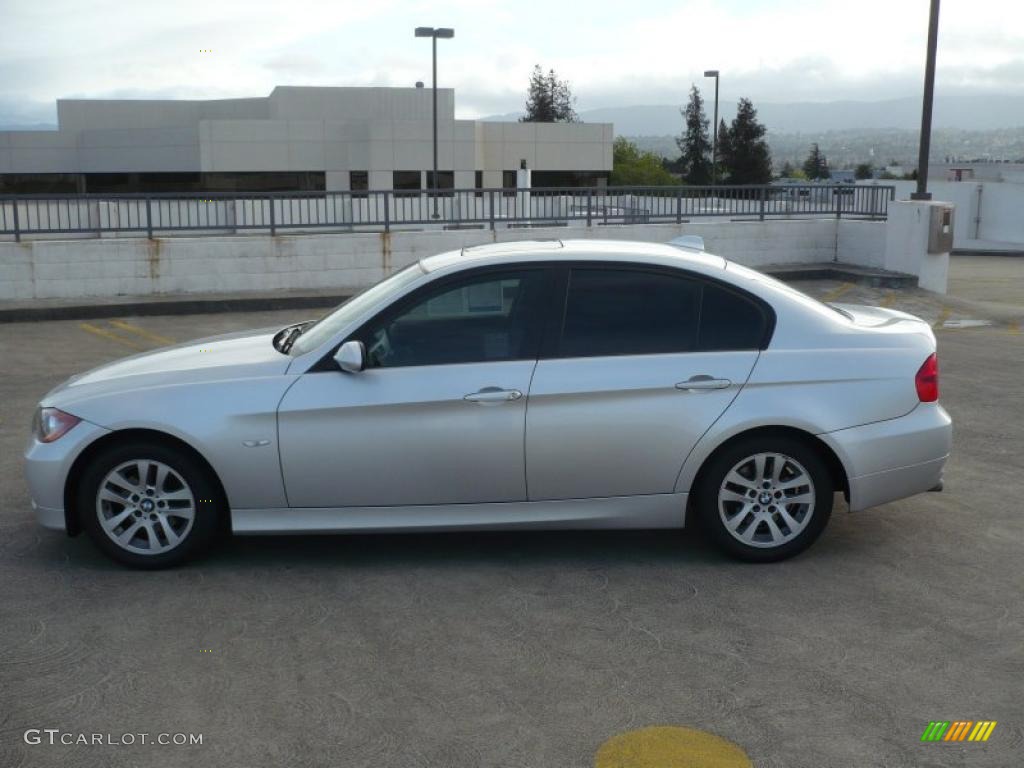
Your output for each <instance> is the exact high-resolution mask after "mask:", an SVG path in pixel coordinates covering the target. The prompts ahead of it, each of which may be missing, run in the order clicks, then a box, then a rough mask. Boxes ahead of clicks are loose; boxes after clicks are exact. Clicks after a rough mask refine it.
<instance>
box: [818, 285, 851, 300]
mask: <svg viewBox="0 0 1024 768" xmlns="http://www.w3.org/2000/svg"><path fill="white" fill-rule="evenodd" d="M851 288H853V283H843V284H842V285H840V286H839V287H838V288H833V289H832V290H831V291H829V292H828V293H826V294H825V295H824V296H822V297H821V300H822V301H835V300H836V299H838V298H839V297H840V296H842V295H843V294H844V293H846V292H847V291H848V290H850V289H851Z"/></svg>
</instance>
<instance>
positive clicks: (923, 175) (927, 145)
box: [910, 0, 939, 200]
mask: <svg viewBox="0 0 1024 768" xmlns="http://www.w3.org/2000/svg"><path fill="white" fill-rule="evenodd" d="M931 3H932V6H931V11H930V12H929V14H928V58H927V60H926V62H925V67H924V103H923V104H922V106H921V142H920V147H919V149H918V155H917V191H916V192H914V193H913V194H912V195H911V196H910V199H911V200H931V199H932V194H931V192H929V191H928V155H929V154H930V152H931V146H932V102H933V99H934V94H935V50H936V48H937V47H938V43H939V0H931Z"/></svg>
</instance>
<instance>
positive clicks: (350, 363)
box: [334, 341, 366, 373]
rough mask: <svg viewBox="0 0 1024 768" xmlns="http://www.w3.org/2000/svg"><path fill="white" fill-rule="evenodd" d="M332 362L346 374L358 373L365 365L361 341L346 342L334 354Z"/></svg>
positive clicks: (364, 352) (363, 348)
mask: <svg viewBox="0 0 1024 768" xmlns="http://www.w3.org/2000/svg"><path fill="white" fill-rule="evenodd" d="M334 362H336V363H337V364H338V367H339V368H341V370H343V371H345V372H346V373H359V372H360V371H361V370H363V367H364V366H365V365H366V347H365V346H364V345H363V342H361V341H346V342H345V343H344V344H342V345H341V346H340V347H338V351H337V352H335V353H334Z"/></svg>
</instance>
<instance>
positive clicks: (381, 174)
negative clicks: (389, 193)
mask: <svg viewBox="0 0 1024 768" xmlns="http://www.w3.org/2000/svg"><path fill="white" fill-rule="evenodd" d="M369 185H370V189H371V190H382V189H392V188H393V187H394V186H395V177H394V176H393V175H392V173H391V171H370V175H369Z"/></svg>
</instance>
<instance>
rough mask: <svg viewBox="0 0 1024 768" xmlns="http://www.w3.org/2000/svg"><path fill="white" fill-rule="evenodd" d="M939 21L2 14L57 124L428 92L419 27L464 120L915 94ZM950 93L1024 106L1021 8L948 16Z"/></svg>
mask: <svg viewBox="0 0 1024 768" xmlns="http://www.w3.org/2000/svg"><path fill="white" fill-rule="evenodd" d="M927 23H928V2H927V0H716V1H715V2H712V0H673V1H672V2H662V1H661V0H640V1H639V2H637V1H635V0H634V2H626V1H625V0H614V1H613V2H605V0H589V1H588V2H579V0H544V1H543V2H534V1H533V0H515V1H497V0H432V1H431V2H400V1H398V0H361V1H360V2H351V0H319V1H316V0H284V1H283V2H282V0H274V2H263V0H238V1H236V0H99V1H90V0H0V124H5V123H34V122H56V108H55V105H54V102H55V100H56V99H57V98H70V97H107V98H111V97H114V98H217V97H234V96H265V95H266V94H268V93H269V92H270V90H271V89H272V88H273V87H274V86H275V85H401V86H408V85H412V84H413V83H414V82H415V81H416V80H421V79H422V80H424V81H426V82H427V84H428V85H429V82H430V43H429V41H428V40H417V39H415V38H414V37H413V34H412V33H413V28H414V27H416V26H419V25H425V26H451V27H454V28H455V31H456V32H455V39H454V40H443V41H440V43H439V49H440V71H439V85H442V86H451V87H454V88H455V89H456V108H457V112H458V116H459V117H466V118H471V117H479V116H484V115H490V114H496V113H504V112H512V111H516V110H519V109H521V108H522V103H523V94H524V91H525V86H526V81H527V78H528V76H529V73H530V70H531V68H532V67H533V65H534V64H535V63H539V64H541V65H542V66H543V67H544V68H548V67H553V68H554V69H555V70H556V71H557V72H558V73H559V74H560V75H562V76H563V77H565V78H567V79H568V80H569V81H570V82H571V83H572V86H573V90H574V92H575V93H576V96H577V99H578V105H577V106H578V108H579V109H581V110H586V109H591V108H596V107H609V106H628V105H633V104H672V103H679V102H681V101H682V100H683V99H684V98H685V92H686V90H687V89H688V88H689V86H690V84H691V83H692V82H696V83H698V84H699V83H701V82H702V78H701V73H702V71H703V70H704V69H706V68H718V69H720V70H722V95H723V98H724V99H735V98H737V97H739V96H749V97H751V98H752V99H753V100H754V102H755V104H756V103H757V102H759V101H762V102H768V101H772V102H780V101H831V100H837V99H866V100H875V99H882V98H892V97H899V96H913V95H917V94H919V93H920V89H921V80H922V77H923V69H924V50H925V38H926V32H927ZM207 49H208V50H209V51H210V52H209V53H207V52H201V51H205V50H207ZM936 87H937V89H938V90H940V91H947V92H948V91H952V90H960V91H962V90H968V89H969V90H988V91H998V92H1007V93H1009V92H1012V93H1014V94H1017V95H1020V94H1024V4H1022V3H1020V2H1018V0H944V2H943V3H942V22H941V26H940V35H939V73H938V78H937V86H936Z"/></svg>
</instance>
